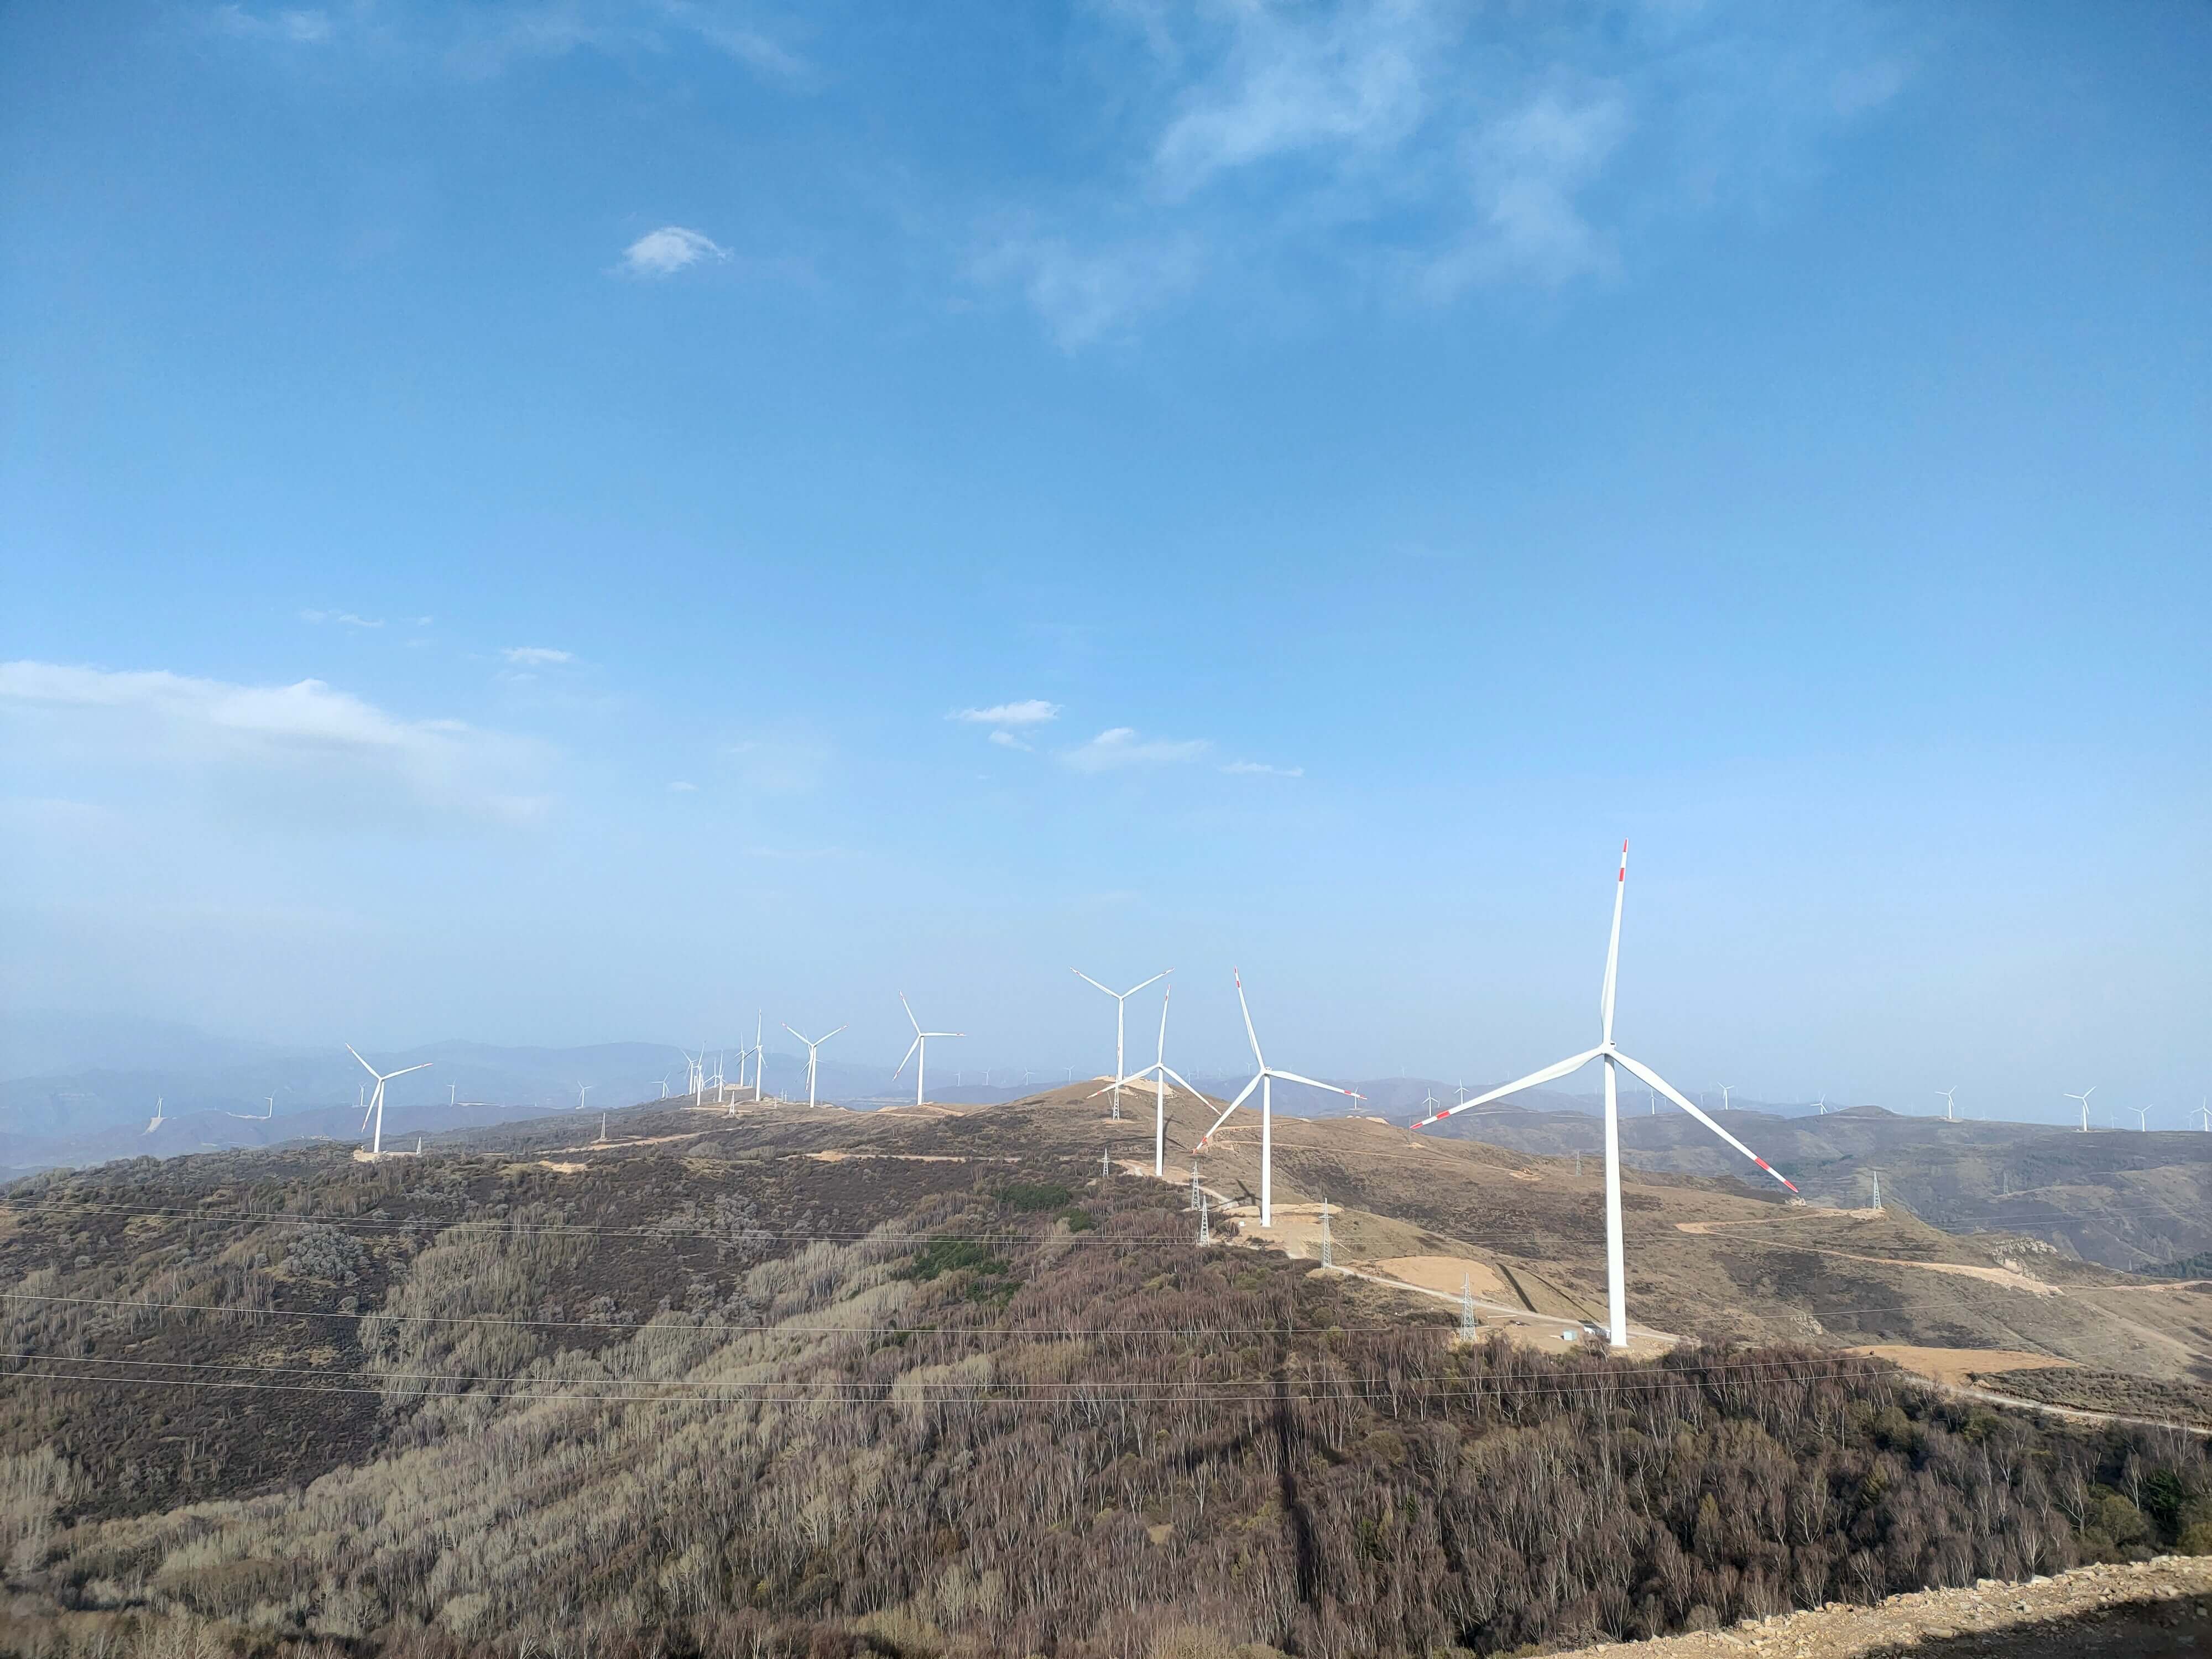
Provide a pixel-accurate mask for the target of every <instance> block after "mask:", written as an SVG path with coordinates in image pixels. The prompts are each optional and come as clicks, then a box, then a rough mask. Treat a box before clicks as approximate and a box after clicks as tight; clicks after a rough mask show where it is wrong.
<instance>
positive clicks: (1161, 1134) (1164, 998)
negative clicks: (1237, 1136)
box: [1091, 986, 1206, 1181]
mask: <svg viewBox="0 0 2212 1659" xmlns="http://www.w3.org/2000/svg"><path fill="white" fill-rule="evenodd" d="M1137 988H1138V989H1139V990H1142V989H1143V988H1144V987H1142V986H1139V987H1137ZM1174 990H1175V987H1173V986H1170V987H1168V988H1167V990H1166V991H1164V992H1162V993H1161V994H1160V1048H1159V1057H1158V1059H1156V1060H1153V1061H1152V1064H1151V1065H1149V1066H1146V1067H1145V1069H1144V1070H1143V1071H1141V1072H1139V1073H1137V1074H1136V1075H1135V1076H1133V1077H1126V1078H1116V1079H1115V1080H1114V1082H1113V1084H1112V1085H1109V1086H1110V1087H1115V1088H1119V1087H1120V1086H1121V1085H1122V1084H1124V1083H1131V1084H1134V1083H1141V1082H1143V1081H1144V1080H1145V1079H1146V1078H1150V1079H1152V1177H1153V1179H1154V1180H1157V1181H1164V1180H1166V1179H1167V1173H1168V1079H1170V1078H1173V1079H1175V1080H1176V1087H1177V1088H1179V1089H1181V1090H1182V1091H1183V1092H1184V1093H1185V1094H1187V1095H1189V1096H1190V1097H1192V1098H1194V1099H1195V1100H1198V1101H1200V1102H1203V1101H1204V1100H1205V1099H1206V1097H1205V1096H1204V1095H1202V1094H1200V1093H1199V1092H1198V1091H1197V1090H1196V1089H1194V1088H1193V1087H1191V1085H1189V1084H1188V1083H1186V1082H1185V1081H1184V1080H1183V1076H1182V1073H1180V1072H1178V1071H1176V1069H1175V1067H1174V1066H1170V1065H1169V1064H1168V998H1169V997H1170V995H1172V994H1174ZM1105 1092H1106V1091H1105V1090H1104V1089H1101V1090H1100V1091H1098V1094H1099V1095H1103V1094H1104V1093H1105ZM1097 1098H1098V1095H1093V1096H1091V1099H1093V1100H1096V1099H1097Z"/></svg>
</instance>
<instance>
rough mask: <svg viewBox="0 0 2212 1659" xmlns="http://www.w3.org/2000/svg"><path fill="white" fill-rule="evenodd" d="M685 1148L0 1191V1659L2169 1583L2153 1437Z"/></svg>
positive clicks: (2189, 1477)
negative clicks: (8, 1658) (1622, 1346)
mask: <svg viewBox="0 0 2212 1659" xmlns="http://www.w3.org/2000/svg"><path fill="white" fill-rule="evenodd" d="M810 1133H812V1131H810ZM686 1152H687V1155H686V1156H684V1157H682V1158H678V1157H676V1156H672V1155H663V1154H659V1153H656V1152H653V1151H652V1150H651V1149H641V1151H640V1152H639V1154H638V1155H636V1156H633V1157H628V1158H616V1159H611V1160H609V1161H606V1162H605V1163H603V1164H592V1166H591V1167H589V1168H586V1167H583V1166H582V1164H580V1163H574V1162H571V1163H562V1162H561V1161H560V1160H559V1159H558V1158H549V1159H538V1158H513V1159H510V1158H504V1157H489V1156H472V1155H461V1154H456V1155H453V1156H450V1157H441V1158H422V1159H404V1160H387V1161H386V1162H385V1163H383V1164H361V1163H356V1162H353V1161H351V1160H349V1158H346V1157H344V1156H343V1155H342V1154H339V1153H337V1152H321V1151H316V1152H278V1153H270V1154H263V1155H259V1156H258V1157H247V1156H246V1155H226V1156H224V1157H222V1158H207V1159H188V1160H181V1161H174V1162H171V1163H168V1164H152V1163H150V1162H147V1163H142V1164H133V1165H125V1166H117V1167H115V1168H112V1169H110V1170H103V1171H97V1172H93V1173H91V1174H88V1175H86V1176H77V1177H50V1178H45V1179H42V1180H40V1181H38V1182H29V1183H23V1184H20V1185H18V1186H17V1187H15V1188H11V1189H9V1193H8V1195H7V1204H6V1207H5V1214H4V1219H0V1283H4V1284H5V1285H6V1286H7V1297H6V1299H5V1301H4V1303H3V1304H0V1307H4V1309H5V1317H6V1319H7V1331H6V1341H5V1343H4V1345H0V1346H4V1349H5V1351H6V1352H7V1354H8V1355H9V1360H8V1364H9V1369H10V1370H11V1371H12V1372H13V1375H12V1376H10V1378H9V1381H8V1382H7V1383H6V1386H5V1389H4V1390H0V1453H4V1455H5V1460H6V1461H5V1463H4V1467H3V1468H0V1492H4V1500H3V1501H4V1504H5V1510H4V1516H0V1527H4V1531H5V1534H6V1536H5V1539H4V1541H3V1542H4V1547H5V1549H6V1552H7V1554H6V1559H7V1571H8V1576H9V1585H10V1588H11V1590H12V1592H13V1594H12V1597H11V1600H10V1601H9V1604H8V1608H7V1612H6V1613H5V1622H4V1624H0V1650H5V1651H9V1652H33V1653H48V1654H54V1655H62V1654H86V1655H90V1654H94V1653H100V1654H104V1655H118V1654H133V1653H148V1654H152V1653H162V1654H169V1653H175V1654H180V1655H181V1654H187V1653H205V1654H239V1655H246V1654H258V1655H277V1654H299V1655H306V1654H309V1653H313V1654H318V1655H326V1654H337V1653H345V1654H355V1655H363V1656H366V1655H372V1654H374V1655H392V1656H399V1655H407V1656H433V1655H436V1656H449V1655H450V1656H459V1655H463V1654H484V1655H494V1654H497V1655H503V1656H520V1655H522V1654H525V1653H539V1654H548V1653H550V1654H579V1655H580V1654H586V1653H589V1654H621V1653H634V1654H639V1655H644V1654H670V1655H688V1654H701V1655H715V1656H720V1655H732V1656H735V1655H756V1654H789V1655H793V1656H798V1655H819V1654H827V1655H836V1654H860V1653H879V1654H886V1655H924V1654H938V1653H944V1654H966V1653H973V1654H978V1655H981V1654H987V1653H988V1654H998V1653H1029V1652H1038V1651H1041V1652H1046V1653H1053V1654H1058V1655H1066V1656H1090V1655H1098V1656H1105V1655H1125V1654H1146V1653H1151V1654H1158V1655H1162V1656H1166V1655H1170V1654H1174V1655H1190V1656H1194V1659H1195V1656H1202V1655H1206V1654H1212V1653H1221V1654H1226V1653H1228V1652H1230V1651H1231V1650H1234V1649H1236V1648H1237V1647H1238V1646H1239V1645H1240V1644H1263V1645H1264V1646H1266V1647H1269V1648H1273V1649H1276V1650H1282V1651H1285V1652H1290V1653H1296V1654H1313V1655H1323V1654H1327V1655H1336V1654H1353V1653H1370V1652H1373V1653H1389V1654H1426V1653H1429V1652H1431V1651H1434V1650H1438V1649H1449V1648H1462V1649H1469V1650H1475V1651H1478V1652H1498V1651H1510V1650H1514V1649H1516V1648H1517V1647H1520V1646H1522V1644H1528V1643H1538V1642H1549V1641H1555V1640H1562V1639H1565V1638H1592V1637H1596V1636H1601V1635H1613V1636H1628V1635H1635V1634H1643V1633H1648V1632H1659V1631H1664V1630H1672V1629H1677V1628H1681V1627H1684V1626H1699V1625H1705V1624H1711V1623H1713V1622H1716V1621H1726V1620H1734V1619H1736V1618H1739V1617H1742V1616H1747V1615H1751V1614H1757V1613H1769V1612H1774V1611H1778V1610H1781V1609H1784V1608H1787V1607H1792V1606H1806V1605H1814V1604H1818V1603H1820V1602H1822V1601H1830V1600H1838V1599H1849V1600H1863V1599H1869V1598H1873V1597H1877V1596H1880V1595H1885V1594H1887V1593H1890V1592H1893V1591H1896V1590H1900V1589H1910V1588H1914V1587H1918V1586H1923V1585H1929V1584H1955V1583H1967V1582H1971V1581H1972V1580H1973V1579H1975V1578H1977V1577H2021V1576H2025V1575H2027V1574H2031V1573H2034V1572H2039V1571H2049V1570H2051V1569H2053V1568H2057V1567H2063V1566H2068V1565H2073V1564H2075V1563H2076V1562H2078V1561H2081V1560H2084V1559H2123V1558H2126V1557H2130V1556H2141V1555H2142V1554H2144V1553H2148V1552H2150V1551H2151V1550H2154V1549H2164V1548H2172V1547H2180V1548H2184V1549H2188V1550H2193V1551H2212V1466H2208V1464H2207V1462H2206V1460H2205V1457H2204V1455H2203V1450H2202V1449H2201V1447H2200V1445H2199V1443H2197V1441H2196V1440H2195V1439H2193V1438H2192V1437H2187V1436H2185V1435H2181V1434H2179V1433H2172V1432H2167V1431H2154V1430H2133V1429H2130V1430H2117V1429H2116V1430H2113V1431H2106V1432H2100V1433H2087V1432H2075V1431H2063V1430H2057V1429H2052V1428H2048V1427H2039V1426H2037V1425H2035V1424H2033V1423H2032V1422H2030V1421H2028V1420H2027V1419H2022V1418H2019V1417H2015V1416H2012V1415H2009V1414H2006V1413H1996V1412H1992V1411H1990V1410H1988V1409H1984V1408H1983V1407H1974V1406H1967V1405H1963V1404H1959V1403H1954V1402H1952V1401H1946V1400H1942V1399H1940V1398H1938V1397H1936V1396H1935V1395H1931V1394H1930V1393H1929V1392H1928V1391H1926V1390H1925V1389H1922V1388H1921V1387H1918V1386H1917V1385H1914V1384H1911V1383H1909V1382H1908V1381H1906V1380H1905V1379H1904V1378H1903V1377H1901V1376H1899V1374H1898V1373H1895V1372H1893V1371H1891V1370H1888V1369H1887V1367H1884V1366H1881V1365H1880V1364H1875V1363H1872V1362H1869V1361H1866V1360H1863V1359H1859V1358H1853V1357H1851V1356H1850V1355H1847V1354H1843V1353H1839V1352H1833V1351H1818V1350H1813V1349H1796V1348H1758V1349H1731V1348H1725V1347H1716V1346H1705V1347H1693V1348H1686V1349H1682V1350H1679V1351H1677V1352H1675V1353H1674V1354H1673V1355H1671V1356H1669V1357H1668V1358H1666V1359H1664V1360H1662V1361H1660V1362H1657V1363H1655V1364H1633V1363H1630V1362H1626V1361H1618V1360H1613V1359H1611V1358H1606V1357H1604V1356H1602V1355H1600V1354H1597V1353H1587V1354H1573V1353H1569V1354H1566V1355H1562V1356H1559V1357H1547V1356H1543V1355H1540V1354H1537V1353H1534V1352H1530V1351H1529V1350H1528V1349H1526V1348H1517V1347H1513V1346H1507V1345H1506V1344H1505V1343H1504V1342H1503V1341H1500V1340H1486V1341H1479V1342H1476V1343H1473V1344H1462V1343H1461V1342H1460V1341H1459V1340H1457V1339H1458V1330H1457V1323H1456V1321H1455V1318H1454V1317H1453V1316H1452V1314H1451V1311H1450V1310H1449V1308H1446V1307H1439V1306H1437V1304H1425V1306H1414V1305H1411V1304H1402V1303H1401V1302H1399V1301H1396V1300H1394V1299H1392V1298H1391V1297H1390V1295H1389V1293H1388V1292H1384V1291H1378V1290H1376V1288H1375V1287H1373V1286H1370V1285H1365V1284H1363V1283H1361V1282H1360V1281H1358V1280H1354V1279H1347V1278H1346V1277H1344V1276H1342V1275H1339V1274H1334V1273H1324V1272H1321V1271H1317V1270H1316V1267H1314V1265H1313V1264H1312V1263H1311V1262H1309V1261H1292V1260H1289V1259H1286V1258H1285V1257H1283V1256H1281V1255H1274V1254H1271V1253H1261V1252H1258V1251H1255V1250H1251V1249H1244V1248H1239V1247H1235V1246H1231V1245H1227V1244H1221V1243H1217V1244H1215V1245H1212V1246H1211V1247H1208V1248H1206V1249H1200V1248H1199V1247H1197V1246H1196V1244H1195V1243H1194V1237H1193V1229H1192V1227H1191V1225H1190V1218H1189V1217H1188V1215H1187V1214H1186V1213H1185V1212H1183V1210H1182V1207H1181V1202H1180V1196H1179V1194H1177V1192H1176V1189H1174V1188H1169V1187H1164V1186H1162V1185H1160V1184H1158V1183H1155V1182H1150V1181H1139V1180H1133V1179H1128V1178H1122V1177H1115V1178H1112V1179H1102V1178H1100V1177H1098V1176H1097V1175H1096V1174H1095V1173H1091V1174H1088V1175H1086V1173H1085V1170H1084V1169H1083V1167H1082V1166H1081V1165H1080V1164H1079V1163H1078V1162H1077V1161H1076V1160H1073V1159H1068V1160H1054V1161H1049V1162H1048V1163H1047V1164H1046V1165H1045V1166H1044V1167H1039V1166H1038V1164H1036V1162H1031V1163H1029V1164H1021V1165H1015V1164H1009V1163H1007V1162H1006V1161H1005V1160H1004V1159H1002V1158H999V1157H995V1156H994V1157H990V1158H975V1159H972V1160H969V1159H963V1158H955V1157H951V1156H932V1157H930V1158H918V1157H893V1156H872V1155H869V1154H868V1153H866V1152H854V1153H853V1154H852V1155H850V1156H838V1155H831V1156H827V1157H825V1156H823V1155H820V1154H808V1153H805V1152H790V1151H788V1150H771V1152H767V1153H764V1152H763V1148H762V1147H761V1146H757V1145H744V1144H740V1140H739V1139H738V1137H737V1136H735V1135H734V1134H733V1135H732V1137H731V1138H730V1139H727V1140H726V1141H719V1142H718V1141H711V1140H710V1141H705V1142H699V1143H695V1144H693V1145H692V1146H690V1147H687V1149H686ZM1096 1167H1097V1166H1096V1164H1092V1165H1091V1166H1090V1168H1091V1171H1094V1172H1095V1170H1096Z"/></svg>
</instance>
